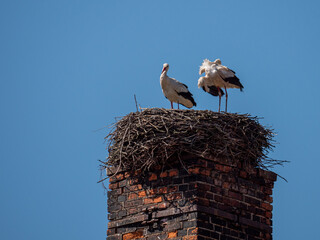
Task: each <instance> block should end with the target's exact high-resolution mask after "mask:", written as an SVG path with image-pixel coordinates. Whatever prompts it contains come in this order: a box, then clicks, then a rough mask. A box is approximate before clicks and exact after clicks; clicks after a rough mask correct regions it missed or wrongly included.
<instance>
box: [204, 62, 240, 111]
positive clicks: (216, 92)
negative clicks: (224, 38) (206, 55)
mask: <svg viewBox="0 0 320 240" xmlns="http://www.w3.org/2000/svg"><path fill="white" fill-rule="evenodd" d="M204 72H205V76H204V77H200V78H199V80H198V87H199V88H200V87H202V89H203V90H204V91H205V92H207V93H210V94H211V95H213V96H219V112H220V105H221V96H223V95H224V92H223V90H222V88H224V90H225V92H226V110H225V111H226V112H227V106H228V92H227V88H239V89H240V91H242V89H243V86H242V84H241V83H240V80H239V78H238V77H237V76H236V75H235V72H234V71H233V70H231V69H229V68H227V67H226V66H223V65H221V60H220V59H219V58H218V59H216V60H215V61H213V62H210V61H209V60H208V59H205V60H204V61H203V63H202V65H201V66H200V70H199V74H200V75H201V74H202V73H204Z"/></svg>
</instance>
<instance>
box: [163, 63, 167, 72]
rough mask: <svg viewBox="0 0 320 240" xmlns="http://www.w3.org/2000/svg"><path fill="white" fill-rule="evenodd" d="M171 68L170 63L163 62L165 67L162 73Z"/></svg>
mask: <svg viewBox="0 0 320 240" xmlns="http://www.w3.org/2000/svg"><path fill="white" fill-rule="evenodd" d="M168 70H169V64H168V63H164V64H163V68H162V73H163V72H164V71H166V72H167V71H168Z"/></svg>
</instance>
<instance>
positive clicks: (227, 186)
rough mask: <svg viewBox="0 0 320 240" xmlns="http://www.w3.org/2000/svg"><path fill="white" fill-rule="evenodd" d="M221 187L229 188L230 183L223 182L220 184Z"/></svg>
mask: <svg viewBox="0 0 320 240" xmlns="http://www.w3.org/2000/svg"><path fill="white" fill-rule="evenodd" d="M222 187H223V188H226V189H229V188H230V183H228V182H224V183H223V184H222Z"/></svg>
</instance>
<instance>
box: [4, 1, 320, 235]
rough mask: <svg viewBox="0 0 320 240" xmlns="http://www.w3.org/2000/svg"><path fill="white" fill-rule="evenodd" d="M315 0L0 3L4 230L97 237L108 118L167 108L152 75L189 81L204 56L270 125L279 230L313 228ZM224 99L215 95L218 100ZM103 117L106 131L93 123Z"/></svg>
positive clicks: (213, 106) (232, 99) (237, 105)
mask: <svg viewBox="0 0 320 240" xmlns="http://www.w3.org/2000/svg"><path fill="white" fill-rule="evenodd" d="M319 9H320V4H319V2H318V1H304V2H303V1H290V3H289V2H288V1H269V2H267V3H266V2H261V1H253V0H252V1H251V0H250V1H229V0H228V1H215V0H210V1H209V0H207V1H201V0H200V1H182V0H180V1H178V0H177V1H129V0H127V1H106V0H105V1H102V0H95V1H61V0H57V1H43V0H41V1H40V0H39V1H35V0H30V1H16V0H12V1H1V2H0V33H1V38H0V53H1V54H0V81H1V88H0V106H1V118H0V123H1V137H0V141H1V145H0V146H1V147H0V148H1V151H0V159H1V168H0V190H1V201H0V202H1V204H0V211H1V214H0V225H1V231H0V238H1V239H4V240H13V239H21V240H24V239H34V240H37V239H46V240H51V239H78V240H81V239H104V238H105V237H106V233H105V232H106V223H107V220H106V219H107V215H106V195H105V193H104V190H103V188H102V187H101V185H99V184H96V182H97V181H98V180H99V177H100V176H99V170H98V162H97V160H98V159H102V160H103V159H105V157H106V154H107V152H106V150H105V147H106V143H105V142H104V139H103V138H104V136H105V135H106V134H107V132H108V128H103V127H105V126H108V125H110V124H111V123H113V122H114V121H115V117H121V116H124V115H126V114H128V113H129V112H131V111H135V103H134V100H133V95H134V94H136V96H137V100H138V102H139V104H140V105H141V106H142V107H165V108H169V107H170V103H169V102H168V101H167V100H166V99H165V98H164V96H163V94H162V92H161V89H160V85H159V76H160V73H161V69H162V64H163V63H164V62H168V63H169V64H170V70H169V72H168V75H169V76H171V77H174V78H176V79H178V80H180V81H181V82H184V83H185V84H187V85H188V86H189V90H190V91H191V92H192V93H193V95H194V97H195V100H196V102H197V104H198V105H197V108H195V109H199V110H201V109H210V110H214V111H216V110H217V108H218V98H213V97H212V96H210V95H209V94H205V93H204V92H203V91H202V90H201V89H198V88H197V79H198V78H199V75H198V69H199V65H201V62H202V60H203V59H204V58H209V59H210V60H214V59H215V58H220V59H221V60H222V63H223V64H225V65H227V66H228V67H230V68H231V69H233V70H235V71H236V72H237V75H238V77H239V78H240V80H241V82H242V83H243V85H244V87H245V88H244V92H243V93H241V92H240V91H238V90H230V91H229V104H228V110H229V111H231V112H239V113H250V114H251V115H254V116H259V117H263V119H262V120H261V122H262V123H263V124H264V125H267V126H271V127H272V128H274V129H275V131H276V132H277V134H278V135H277V136H276V140H277V142H278V144H277V145H276V148H275V150H274V152H273V153H272V154H271V155H270V156H271V157H273V158H276V159H286V160H290V161H291V163H290V164H287V165H286V166H285V167H277V168H276V169H274V170H275V172H277V173H279V174H280V175H282V176H284V177H286V178H287V179H288V181H289V182H288V183H285V182H284V181H282V180H281V179H279V180H278V181H277V182H276V184H275V188H274V210H273V214H274V217H273V223H274V239H315V238H316V236H318V231H317V229H318V222H319V219H318V213H317V212H318V211H319V210H318V204H319V202H320V188H319V183H320V175H319V174H318V169H319V168H320V163H319V154H318V145H319V133H320V131H319V130H320V127H319V117H320V109H319V107H318V104H319V100H320V97H319V94H318V89H319V87H320V84H319V79H318V78H319V74H318V69H319V66H320V58H319V52H320V47H319V42H320V28H319V24H320V12H319V11H320V10H319ZM222 106H224V102H223V103H222ZM100 128H103V129H102V130H99V131H95V130H97V129H100Z"/></svg>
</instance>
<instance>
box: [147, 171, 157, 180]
mask: <svg viewBox="0 0 320 240" xmlns="http://www.w3.org/2000/svg"><path fill="white" fill-rule="evenodd" d="M157 178H158V177H157V175H156V174H155V173H152V174H151V176H150V177H149V181H154V180H157Z"/></svg>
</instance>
